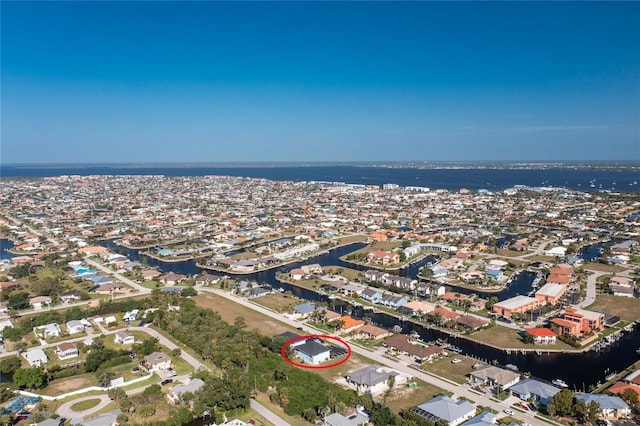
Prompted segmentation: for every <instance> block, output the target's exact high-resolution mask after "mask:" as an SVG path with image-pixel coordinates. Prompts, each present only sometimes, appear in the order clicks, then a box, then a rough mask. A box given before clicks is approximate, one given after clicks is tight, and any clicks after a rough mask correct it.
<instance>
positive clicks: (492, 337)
mask: <svg viewBox="0 0 640 426" xmlns="http://www.w3.org/2000/svg"><path fill="white" fill-rule="evenodd" d="M471 338H472V339H475V340H479V341H481V342H483V343H488V344H490V345H494V346H498V347H501V348H527V349H540V350H542V351H544V350H545V349H565V350H571V349H573V348H572V347H571V346H569V345H567V344H566V343H563V342H560V341H558V343H556V344H555V345H528V344H526V343H524V342H523V341H522V340H520V336H519V335H518V332H517V331H516V330H513V329H511V328H507V327H502V326H498V325H497V326H495V327H491V328H487V329H485V330H481V331H479V332H477V333H475V334H472V335H471Z"/></svg>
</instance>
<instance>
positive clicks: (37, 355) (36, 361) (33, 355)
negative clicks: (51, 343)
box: [24, 348, 49, 367]
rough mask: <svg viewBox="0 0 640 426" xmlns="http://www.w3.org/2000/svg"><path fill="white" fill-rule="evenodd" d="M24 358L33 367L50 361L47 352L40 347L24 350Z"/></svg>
mask: <svg viewBox="0 0 640 426" xmlns="http://www.w3.org/2000/svg"><path fill="white" fill-rule="evenodd" d="M24 358H25V359H26V360H27V362H28V363H29V365H30V366H31V367H41V366H43V365H45V364H46V363H48V362H49V358H48V357H47V354H45V353H44V351H43V350H42V349H40V348H34V349H29V350H27V351H26V352H24Z"/></svg>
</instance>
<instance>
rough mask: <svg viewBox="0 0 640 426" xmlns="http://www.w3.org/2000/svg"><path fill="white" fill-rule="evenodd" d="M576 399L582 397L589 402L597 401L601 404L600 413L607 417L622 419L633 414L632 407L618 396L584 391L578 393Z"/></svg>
mask: <svg viewBox="0 0 640 426" xmlns="http://www.w3.org/2000/svg"><path fill="white" fill-rule="evenodd" d="M576 399H581V400H583V401H584V402H585V403H587V404H589V403H590V402H591V401H595V402H596V403H597V404H598V405H599V406H600V410H601V411H600V414H601V415H602V417H605V418H607V419H620V418H625V417H629V416H630V415H631V408H630V407H629V406H628V405H627V403H626V402H624V401H623V400H622V399H621V398H620V397H618V396H611V395H604V394H601V393H584V394H578V395H576Z"/></svg>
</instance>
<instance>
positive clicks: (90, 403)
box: [71, 398, 101, 411]
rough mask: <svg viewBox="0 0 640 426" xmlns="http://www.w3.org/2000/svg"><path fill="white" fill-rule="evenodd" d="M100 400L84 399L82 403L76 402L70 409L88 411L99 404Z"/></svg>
mask: <svg viewBox="0 0 640 426" xmlns="http://www.w3.org/2000/svg"><path fill="white" fill-rule="evenodd" d="M100 401H101V400H100V398H94V399H86V400H84V401H80V402H77V403H75V404H73V405H72V406H71V409H72V410H73V411H84V410H88V409H89V408H93V407H95V406H96V405H98V404H100Z"/></svg>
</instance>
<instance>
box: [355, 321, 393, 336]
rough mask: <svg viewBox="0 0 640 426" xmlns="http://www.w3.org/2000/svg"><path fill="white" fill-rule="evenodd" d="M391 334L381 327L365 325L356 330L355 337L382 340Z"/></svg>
mask: <svg viewBox="0 0 640 426" xmlns="http://www.w3.org/2000/svg"><path fill="white" fill-rule="evenodd" d="M391 334H392V333H391V332H390V331H389V330H386V329H384V328H381V327H376V326H375V325H371V324H365V325H363V326H362V327H360V328H358V329H357V336H354V337H357V338H359V339H374V340H376V339H382V338H383V337H387V336H390V335H391Z"/></svg>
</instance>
